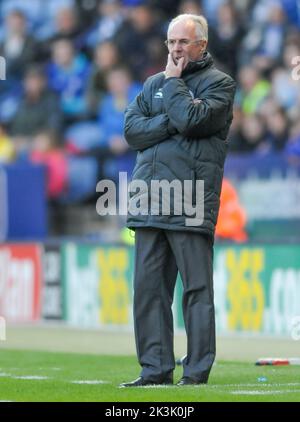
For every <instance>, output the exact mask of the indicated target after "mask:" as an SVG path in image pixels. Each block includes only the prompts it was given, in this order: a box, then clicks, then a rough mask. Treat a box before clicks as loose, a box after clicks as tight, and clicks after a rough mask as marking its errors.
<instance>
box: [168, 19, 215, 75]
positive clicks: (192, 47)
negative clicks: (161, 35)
mask: <svg viewBox="0 0 300 422" xmlns="http://www.w3.org/2000/svg"><path fill="white" fill-rule="evenodd" d="M207 41H208V26H207V21H206V19H205V18H204V17H203V16H198V15H191V14H184V15H179V16H177V17H176V18H174V19H173V20H172V21H171V23H170V25H169V29H168V39H167V46H168V49H169V53H170V54H171V56H172V58H173V60H174V62H175V63H176V64H177V63H178V60H179V59H180V58H181V57H184V67H186V65H187V64H188V62H190V61H191V62H195V61H197V60H200V59H201V58H202V56H203V53H204V52H205V50H206V47H207Z"/></svg>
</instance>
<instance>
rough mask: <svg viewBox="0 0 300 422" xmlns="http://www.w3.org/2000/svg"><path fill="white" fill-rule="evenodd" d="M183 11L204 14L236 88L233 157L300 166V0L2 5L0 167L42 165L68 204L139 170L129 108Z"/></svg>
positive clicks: (7, 1) (214, 48) (57, 0)
mask: <svg viewBox="0 0 300 422" xmlns="http://www.w3.org/2000/svg"><path fill="white" fill-rule="evenodd" d="M179 13H195V14H204V16H206V18H207V20H208V22H209V44H208V50H209V51H210V53H211V54H212V56H213V57H214V60H215V63H216V65H217V66H218V67H219V68H221V69H222V70H224V71H225V72H227V73H229V74H231V75H232V76H233V77H234V78H235V80H236V81H237V83H238V90H237V94H236V101H235V107H234V121H233V124H232V128H231V131H230V134H229V141H230V153H231V154H238V153H239V154H245V153H251V154H270V153H282V154H289V155H290V156H291V157H293V158H294V160H296V161H297V160H298V157H299V160H300V80H297V78H293V77H292V74H293V73H292V72H293V70H294V69H295V66H296V65H297V63H300V1H299V0H231V1H228V0H202V1H200V0H161V1H158V0H148V1H147V0H144V1H142V0H47V1H44V0H1V1H0V56H3V57H5V60H6V80H4V81H0V163H1V162H2V163H8V162H33V163H42V164H44V165H45V166H46V167H47V169H48V196H49V198H51V199H59V200H62V201H63V200H65V201H70V200H80V199H82V198H84V197H85V195H86V194H87V193H88V192H94V191H95V180H99V179H100V178H103V177H105V178H110V179H115V180H117V179H118V174H119V172H120V171H128V172H130V171H131V169H132V166H133V163H134V159H135V157H134V153H133V152H132V151H131V150H129V149H128V146H127V144H126V142H125V140H124V137H123V113H124V110H125V108H126V106H127V104H128V103H129V102H130V101H131V100H132V99H133V98H134V97H135V96H136V95H137V93H138V92H139V91H140V89H141V87H142V83H143V81H144V80H145V79H146V78H147V77H148V76H150V75H151V74H153V73H156V72H159V71H162V70H164V68H165V65H166V56H167V51H166V47H165V46H164V43H163V41H164V40H165V38H166V31H167V27H168V23H169V21H170V19H171V18H172V17H174V16H175V15H177V14H179ZM297 57H298V59H299V60H298V62H297ZM299 76H300V71H299Z"/></svg>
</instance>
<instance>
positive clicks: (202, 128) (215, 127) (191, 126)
mask: <svg viewBox="0 0 300 422" xmlns="http://www.w3.org/2000/svg"><path fill="white" fill-rule="evenodd" d="M235 86H236V85H235V82H234V81H233V80H232V79H231V78H229V77H224V78H223V79H222V80H219V81H217V82H213V83H212V84H211V85H210V86H209V87H208V88H207V90H206V92H205V97H201V98H197V99H193V98H192V96H191V94H190V92H189V89H188V87H187V85H186V84H185V82H184V81H183V80H182V79H181V78H178V77H174V78H168V79H166V81H165V84H164V87H163V98H164V106H165V109H166V112H167V114H168V116H169V119H170V122H171V124H172V125H173V126H174V127H175V128H176V129H177V130H178V132H179V133H181V134H183V135H185V136H186V137H188V138H196V139H197V138H198V139H201V138H204V137H207V136H212V135H214V134H215V133H217V132H219V131H220V130H222V129H223V128H224V127H226V125H227V122H228V120H231V118H232V103H233V99H234V93H235Z"/></svg>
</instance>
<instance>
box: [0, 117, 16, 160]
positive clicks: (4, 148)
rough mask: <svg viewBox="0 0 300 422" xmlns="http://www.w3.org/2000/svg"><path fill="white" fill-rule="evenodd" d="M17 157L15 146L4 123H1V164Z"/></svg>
mask: <svg viewBox="0 0 300 422" xmlns="http://www.w3.org/2000/svg"><path fill="white" fill-rule="evenodd" d="M14 158H15V148H14V144H13V142H12V140H11V139H10V137H9V135H8V134H7V132H6V130H5V128H4V126H3V125H1V124H0V164H3V163H9V162H11V161H13V160H14Z"/></svg>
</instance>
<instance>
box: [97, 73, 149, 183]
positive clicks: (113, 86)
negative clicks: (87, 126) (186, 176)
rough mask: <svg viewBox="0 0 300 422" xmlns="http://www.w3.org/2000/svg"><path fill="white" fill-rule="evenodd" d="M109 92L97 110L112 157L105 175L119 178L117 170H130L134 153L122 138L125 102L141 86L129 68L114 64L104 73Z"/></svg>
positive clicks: (104, 141)
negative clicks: (135, 80)
mask: <svg viewBox="0 0 300 422" xmlns="http://www.w3.org/2000/svg"><path fill="white" fill-rule="evenodd" d="M106 79H107V88H108V93H107V94H106V95H105V96H104V98H103V101H102V103H101V105H100V109H99V124H100V127H101V130H102V137H103V141H102V144H104V145H106V147H107V148H108V149H109V151H110V152H111V153H112V156H113V157H114V159H113V160H109V161H108V162H107V176H110V177H113V178H114V179H118V173H119V171H126V170H128V171H129V172H130V171H131V170H132V168H131V166H132V163H133V158H134V156H135V154H134V153H133V152H132V151H131V150H129V147H128V144H127V142H126V141H125V139H124V135H123V132H124V128H123V116H124V111H125V109H126V107H127V105H128V104H129V103H130V102H131V101H132V100H133V99H134V98H135V97H136V95H137V94H138V93H139V92H140V89H141V86H140V85H139V84H137V83H134V82H133V81H132V78H131V75H130V73H129V71H128V70H127V69H126V68H124V67H120V66H119V67H116V68H114V69H112V70H110V71H109V72H108V74H107V77H106Z"/></svg>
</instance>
